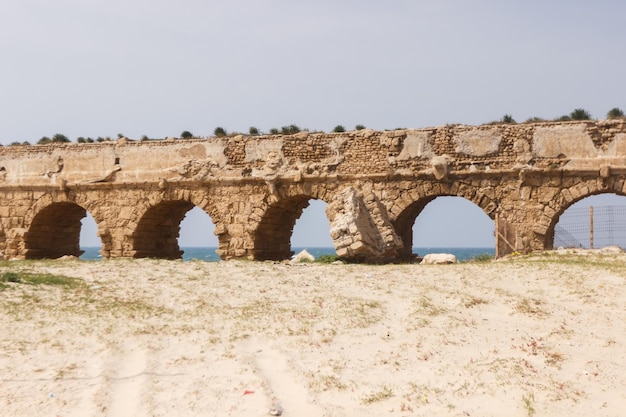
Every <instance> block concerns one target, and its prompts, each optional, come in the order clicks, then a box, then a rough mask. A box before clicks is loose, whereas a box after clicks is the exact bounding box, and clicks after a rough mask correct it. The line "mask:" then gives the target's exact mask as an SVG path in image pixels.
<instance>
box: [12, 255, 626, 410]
mask: <svg viewBox="0 0 626 417" xmlns="http://www.w3.org/2000/svg"><path fill="white" fill-rule="evenodd" d="M7 273H9V275H6V274H7ZM0 274H2V275H3V276H4V277H5V278H7V277H8V278H9V279H5V280H4V281H5V282H2V283H1V284H2V286H1V287H0V314H1V315H2V330H1V333H0V410H2V411H1V414H2V415H3V416H29V417H32V416H59V417H61V416H62V417H66V416H115V417H119V416H135V417H136V416H221V417H225V416H246V417H249V416H253V417H254V416H267V415H281V414H282V415H283V416H288V417H289V416H320V417H321V416H333V417H334V416H386V415H388V416H433V415H437V416H499V417H502V416H557V415H561V416H565V415H567V416H618V415H623V414H624V410H625V409H626V332H625V331H624V330H625V324H624V323H626V310H625V308H624V306H625V305H626V255H624V254H608V255H607V254H605V255H599V254H593V253H588V252H585V253H583V254H577V255H567V254H557V253H551V254H543V255H532V256H520V257H515V258H510V259H506V260H501V261H493V262H484V263H463V264H456V265H431V266H426V265H386V266H371V265H322V264H297V265H289V264H279V263H256V262H241V261H230V262H219V263H206V262H199V261H192V262H181V261H160V260H110V261H101V262H85V261H78V260H57V261H29V262H25V261H16V262H2V263H1V264H0ZM37 274H50V275H43V277H44V279H43V280H44V283H41V284H33V283H31V282H28V279H30V278H28V277H32V276H39V277H41V275H37ZM57 275H58V276H63V277H71V278H76V279H75V280H68V279H65V280H63V279H62V280H59V281H58V282H52V280H48V281H47V280H46V277H48V278H49V277H50V276H57Z"/></svg>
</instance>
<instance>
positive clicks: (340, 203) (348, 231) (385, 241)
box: [327, 187, 402, 262]
mask: <svg viewBox="0 0 626 417" xmlns="http://www.w3.org/2000/svg"><path fill="white" fill-rule="evenodd" d="M327 213H329V218H330V220H331V226H330V235H331V237H332V239H333V243H334V245H335V250H336V251H337V255H338V256H340V257H341V258H344V259H348V260H352V261H367V262H385V261H389V260H392V259H397V258H398V256H399V250H400V249H401V248H402V240H401V239H400V238H399V237H398V235H397V234H396V233H395V231H394V229H393V226H392V224H391V221H390V220H389V217H388V215H387V210H385V208H384V206H383V205H382V203H381V202H380V201H379V199H378V198H377V197H376V195H375V194H374V193H373V192H369V193H367V194H363V192H361V191H358V190H356V189H355V188H354V187H348V188H346V189H345V190H344V191H342V192H340V193H338V194H337V198H336V199H335V200H334V201H333V202H331V203H330V204H329V205H328V208H327Z"/></svg>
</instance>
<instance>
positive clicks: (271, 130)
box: [270, 127, 280, 135]
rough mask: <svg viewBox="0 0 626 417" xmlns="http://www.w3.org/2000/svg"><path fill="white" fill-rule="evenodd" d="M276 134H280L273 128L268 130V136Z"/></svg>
mask: <svg viewBox="0 0 626 417" xmlns="http://www.w3.org/2000/svg"><path fill="white" fill-rule="evenodd" d="M278 133H280V132H279V131H278V129H276V128H275V127H273V128H271V129H270V135H278Z"/></svg>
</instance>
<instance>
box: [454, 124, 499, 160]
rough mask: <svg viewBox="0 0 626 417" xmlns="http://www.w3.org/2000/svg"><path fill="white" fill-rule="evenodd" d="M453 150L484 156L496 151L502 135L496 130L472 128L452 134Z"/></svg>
mask: <svg viewBox="0 0 626 417" xmlns="http://www.w3.org/2000/svg"><path fill="white" fill-rule="evenodd" d="M454 142H455V144H456V148H455V152H456V153H460V154H465V155H470V156H485V155H489V154H493V153H496V152H498V149H499V148H500V143H501V142H502V136H501V135H500V133H499V132H498V131H492V130H478V129H472V130H469V131H465V132H459V133H458V134H456V135H455V136H454Z"/></svg>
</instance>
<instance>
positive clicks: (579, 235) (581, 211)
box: [545, 193, 626, 249]
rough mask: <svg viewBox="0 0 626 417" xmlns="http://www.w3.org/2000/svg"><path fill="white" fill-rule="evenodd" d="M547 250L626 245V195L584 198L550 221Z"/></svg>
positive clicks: (595, 195) (623, 246) (625, 246)
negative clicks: (551, 222) (551, 224)
mask: <svg viewBox="0 0 626 417" xmlns="http://www.w3.org/2000/svg"><path fill="white" fill-rule="evenodd" d="M545 243H546V244H545V247H546V249H553V248H561V247H562V248H582V249H598V248H603V247H606V246H619V247H621V248H622V249H624V248H626V196H622V195H617V194H612V193H602V194H594V195H590V196H586V197H583V198H581V199H579V200H577V201H575V202H574V203H572V204H571V205H569V206H568V207H566V208H565V209H564V210H562V211H561V213H559V214H558V215H557V216H555V218H554V220H553V226H552V227H551V228H550V229H549V233H548V234H547V235H546V242H545Z"/></svg>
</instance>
